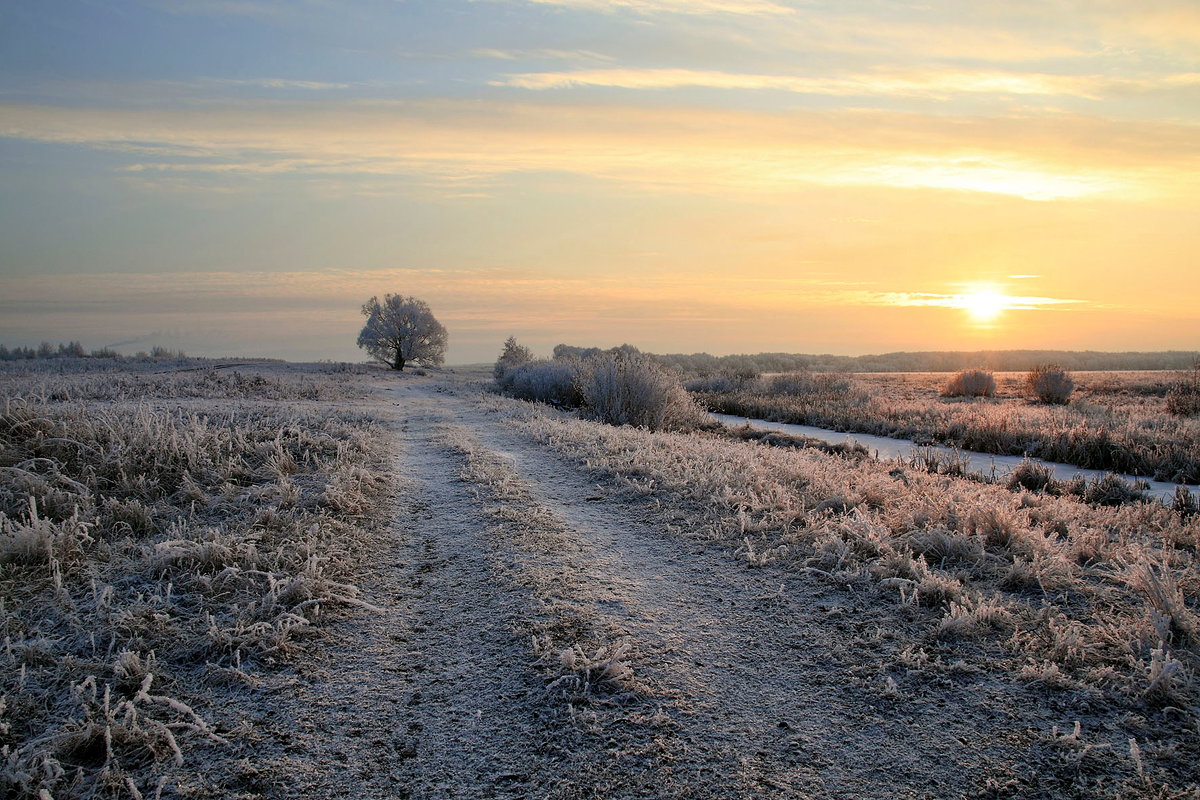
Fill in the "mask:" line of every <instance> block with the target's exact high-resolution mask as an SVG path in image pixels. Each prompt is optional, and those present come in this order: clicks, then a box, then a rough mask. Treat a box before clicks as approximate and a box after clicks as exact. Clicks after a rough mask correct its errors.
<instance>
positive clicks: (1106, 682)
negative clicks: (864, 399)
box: [0, 362, 1200, 800]
mask: <svg viewBox="0 0 1200 800" xmlns="http://www.w3.org/2000/svg"><path fill="white" fill-rule="evenodd" d="M51 363H54V362H51ZM190 369H191V367H190V366H188V365H187V364H186V363H181V364H175V365H171V366H170V367H169V368H168V367H166V366H165V365H157V366H156V365H152V364H151V365H130V368H129V369H127V370H124V371H121V370H117V371H111V372H106V373H104V374H97V373H93V372H88V371H87V370H82V369H79V370H75V369H72V370H58V371H56V372H54V373H50V372H47V371H45V370H39V371H25V370H21V371H11V372H8V373H4V374H0V388H2V389H3V392H4V394H5V396H6V398H7V399H6V401H5V405H4V407H3V412H4V413H3V417H2V418H0V635H2V636H3V637H4V639H3V650H2V651H0V662H2V663H3V669H2V670H0V748H2V751H0V755H2V756H3V759H4V760H3V764H2V765H0V769H2V771H0V783H3V785H4V787H5V791H7V792H9V793H10V794H13V795H15V796H16V797H30V798H34V797H37V798H39V799H40V798H42V797H46V796H49V797H53V798H70V797H151V796H157V795H160V794H161V796H163V797H175V796H178V797H205V796H230V797H237V798H245V800H251V798H264V797H270V798H283V797H295V796H304V797H310V796H311V797H347V796H383V795H387V794H395V795H397V796H413V797H430V798H432V797H447V796H463V797H467V796H471V797H505V798H517V797H546V798H562V799H563V800H565V799H566V798H576V799H579V798H590V797H606V798H608V797H621V798H624V797H642V796H659V797H679V798H684V797H686V798H693V799H694V798H704V799H705V800H718V798H720V800H725V799H726V798H752V797H753V798H757V797H795V798H804V797H813V796H828V797H845V798H850V797H889V798H890V797H895V798H902V797H903V798H913V797H921V798H941V797H976V798H983V797H990V798H1014V799H1015V798H1021V799H1022V800H1026V799H1027V800H1034V798H1109V799H1111V800H1117V799H1118V798H1121V799H1125V798H1158V799H1159V800H1175V799H1176V798H1180V799H1182V798H1200V772H1198V770H1197V767H1196V765H1197V764H1198V763H1200V685H1198V683H1197V671H1198V670H1200V564H1198V562H1197V551H1198V548H1200V516H1198V515H1194V514H1192V515H1189V514H1183V513H1179V512H1177V511H1174V510H1172V509H1171V508H1169V507H1167V506H1164V505H1161V504H1156V503H1145V504H1141V503H1139V504H1131V505H1125V506H1119V507H1102V506H1096V505H1090V504H1087V503H1083V502H1079V501H1078V500H1077V499H1073V498H1071V497H1068V496H1062V497H1059V496H1052V495H1050V494H1047V493H1045V492H1038V491H1027V490H1024V489H1021V488H1016V489H1015V490H1009V489H1007V488H1005V487H1002V486H996V485H988V484H985V483H980V482H977V481H972V480H966V479H963V478H961V477H956V476H954V475H946V474H930V473H929V472H927V471H926V470H924V469H921V468H919V467H915V466H909V465H906V464H902V463H899V462H879V461H875V460H874V459H872V458H870V457H869V456H868V455H866V454H864V453H863V452H861V451H859V450H855V449H847V448H829V447H826V448H815V447H813V448H809V447H791V446H789V447H780V446H776V445H775V444H772V440H771V439H769V438H763V439H762V440H761V441H760V440H758V439H757V438H749V439H745V440H744V439H743V438H739V437H738V436H736V435H730V433H729V432H728V431H720V430H714V429H711V428H709V429H703V430H693V431H690V432H689V431H658V432H652V431H649V430H646V429H644V428H634V427H630V426H620V427H618V426H614V425H606V424H602V423H600V422H598V421H595V420H594V419H590V418H586V417H584V416H583V415H580V414H578V413H576V412H568V411H562V410H556V409H554V408H552V407H549V406H546V405H541V404H535V403H528V402H524V401H519V400H514V399H509V398H504V397H500V396H497V395H496V394H494V393H492V392H491V391H490V389H489V386H488V383H490V380H488V381H485V380H484V379H483V378H484V376H482V375H474V374H468V375H463V374H457V375H455V374H448V373H444V374H440V375H436V376H426V377H418V376H412V375H408V374H405V375H403V376H396V375H389V374H386V373H382V372H380V371H376V370H366V371H361V374H359V373H360V371H359V370H356V369H355V368H347V367H334V366H331V365H320V366H317V365H310V366H307V367H302V366H300V365H279V364H276V365H259V366H218V365H211V364H209V365H205V367H204V368H202V369H195V370H192V371H185V370H190ZM938 377H942V376H938ZM938 377H933V376H923V377H920V378H915V379H911V380H908V379H906V380H898V379H896V378H895V377H894V376H888V377H882V378H878V379H877V380H879V381H881V382H885V383H884V384H883V385H886V386H889V387H891V388H889V389H888V391H890V392H892V394H893V395H894V398H893V402H894V403H895V404H896V405H897V406H900V405H902V404H903V403H911V404H917V403H921V402H932V401H929V400H928V398H927V394H929V393H930V392H936V391H938V390H939V389H940V383H939V380H938ZM1109 377H1111V376H1109ZM856 380H860V381H863V382H864V383H866V389H862V386H863V385H864V384H862V383H860V384H858V386H859V390H860V391H864V392H865V393H868V394H869V393H871V392H873V391H874V392H876V393H878V394H882V390H880V389H877V388H875V387H874V386H872V385H870V383H869V381H870V380H876V378H874V377H872V378H870V379H868V378H858V379H856ZM998 384H999V397H1000V400H999V401H996V402H995V403H993V404H992V405H993V406H994V407H996V408H1000V407H1002V406H1001V404H1002V403H1005V402H1009V403H1010V405H1013V406H1014V407H1015V406H1016V405H1017V404H1018V403H1021V402H1023V401H1019V400H1016V399H1014V398H1013V397H1012V396H1011V390H1012V386H1011V384H1010V383H1008V376H1000V380H999V381H998ZM1080 384H1081V386H1080V389H1078V390H1077V397H1076V405H1078V404H1079V400H1080V399H1084V400H1086V399H1087V398H1088V397H1090V396H1092V395H1090V394H1089V392H1095V396H1097V397H1103V398H1106V399H1105V400H1104V402H1105V403H1107V404H1108V405H1109V406H1112V407H1113V408H1118V407H1119V406H1121V405H1122V404H1126V405H1130V406H1136V407H1142V406H1151V405H1152V404H1153V403H1154V402H1156V401H1157V402H1161V401H1162V398H1161V396H1159V395H1156V394H1153V393H1151V392H1149V391H1146V390H1143V391H1145V393H1143V394H1138V393H1137V392H1138V390H1136V389H1134V388H1132V387H1131V385H1126V384H1117V385H1114V386H1115V387H1116V388H1114V387H1113V386H1108V387H1105V386H1099V388H1095V389H1091V388H1089V383H1088V381H1087V380H1080ZM1122 386H1124V388H1121V387H1122ZM897 387H899V388H897ZM989 402H990V401H989ZM1097 402H1098V403H1099V402H1100V401H1097ZM946 405H947V407H949V408H953V407H955V406H958V407H964V408H970V407H971V404H969V403H963V402H958V403H947V404H946ZM1022 408H1024V407H1022ZM1026 410H1028V411H1030V412H1031V413H1032V412H1035V411H1036V412H1039V413H1040V411H1041V410H1042V409H1033V408H1029V409H1026ZM1143 410H1144V413H1146V414H1147V415H1149V414H1152V413H1157V412H1152V411H1150V410H1145V409H1143ZM1013 413H1014V414H1017V415H1018V416H1020V415H1021V414H1024V413H1025V411H1021V410H1018V411H1014V412H1013ZM1067 413H1080V412H1079V411H1078V410H1077V409H1075V408H1074V407H1071V408H1069V409H1068V410H1067ZM1114 413H1115V412H1114ZM392 470H396V471H399V473H400V474H399V475H393V474H391V473H390V471H392ZM339 609H345V611H340V610H339ZM280 678H282V679H280Z"/></svg>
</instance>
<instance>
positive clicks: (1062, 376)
mask: <svg viewBox="0 0 1200 800" xmlns="http://www.w3.org/2000/svg"><path fill="white" fill-rule="evenodd" d="M1025 388H1026V390H1027V391H1028V392H1029V396H1030V397H1032V398H1033V399H1035V400H1037V401H1039V402H1042V403H1049V404H1051V405H1066V404H1067V403H1068V402H1069V401H1070V400H1071V392H1072V391H1074V390H1075V381H1074V380H1073V379H1072V378H1071V376H1070V374H1069V373H1068V372H1067V371H1066V370H1065V369H1063V368H1062V367H1059V366H1056V365H1054V364H1046V365H1043V366H1040V367H1034V368H1033V369H1032V370H1030V371H1029V374H1028V375H1026V376H1025Z"/></svg>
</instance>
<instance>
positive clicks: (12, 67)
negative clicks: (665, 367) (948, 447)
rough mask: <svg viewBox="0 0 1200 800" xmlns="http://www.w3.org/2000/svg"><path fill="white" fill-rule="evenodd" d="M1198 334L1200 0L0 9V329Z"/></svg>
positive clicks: (857, 336)
mask: <svg viewBox="0 0 1200 800" xmlns="http://www.w3.org/2000/svg"><path fill="white" fill-rule="evenodd" d="M388 292H394V293H400V294H406V295H415V296H417V297H420V298H422V299H424V300H426V301H427V302H428V303H429V305H430V306H431V307H432V309H433V311H434V313H435V314H436V315H437V317H438V318H439V319H440V320H441V321H442V323H443V324H444V325H445V326H446V328H447V329H448V330H449V333H450V350H449V353H448V359H447V360H448V361H449V362H450V363H463V362H472V361H490V360H492V359H494V358H495V357H496V355H497V354H498V352H499V350H500V346H501V343H502V342H503V340H504V339H505V337H507V336H509V335H510V334H511V335H516V336H517V338H518V339H519V340H521V341H522V342H524V343H527V344H529V345H531V346H532V347H533V349H534V350H535V352H540V353H543V354H544V353H548V352H549V350H550V348H551V347H552V346H553V345H554V344H556V343H559V342H566V343H570V344H578V345H600V346H611V345H616V344H620V343H622V342H629V343H632V344H635V345H637V346H639V347H641V348H642V349H644V350H650V351H654V352H696V351H702V350H703V351H708V352H712V353H715V354H723V353H737V352H759V351H784V352H806V353H837V354H860V353H879V352H888V351H895V350H950V349H953V350H963V349H971V350H974V349H1000V348H1038V349H1045V348H1059V349H1092V350H1163V349H1177V350H1180V349H1188V350H1191V349H1198V348H1200V3H1197V2H1196V0H1137V1H1136V2H1134V1H1130V0H1091V1H1086V0H1056V1H1055V2H1045V0H1036V1H1034V0H1005V1H1004V2H971V3H967V2H961V0H933V1H932V2H922V3H902V2H873V1H872V0H844V1H841V2H836V1H835V0H812V1H811V2H807V1H806V2H801V1H799V0H408V1H405V0H363V1H362V2H359V1H357V0H346V1H345V2H342V1H338V2H334V1H333V0H294V1H293V2H275V1H274V0H144V1H143V2H138V1H137V0H112V2H99V1H98V0H87V1H85V2H60V0H41V1H39V2H24V3H15V2H14V3H4V4H3V5H0V343H4V344H7V345H9V346H12V345H25V344H36V343H37V342H38V341H40V340H42V339H48V340H51V341H55V342H57V341H60V340H68V339H78V340H81V341H82V342H83V343H84V345H85V346H87V347H89V348H94V347H100V346H104V345H117V346H118V347H119V349H123V350H125V351H128V352H132V351H134V350H138V349H149V347H150V346H152V345H155V344H160V345H163V346H167V347H171V348H182V349H184V350H186V351H187V352H188V353H189V354H195V355H263V356H276V357H282V358H288V359H293V360H304V359H316V358H335V359H352V360H357V359H360V358H362V357H363V354H362V353H361V351H359V350H357V349H356V348H355V346H354V340H355V337H356V335H357V332H358V330H359V328H361V326H362V322H363V319H362V317H361V316H360V314H359V306H360V305H361V304H362V303H363V301H365V300H366V299H367V298H369V297H370V296H371V295H374V294H379V295H382V294H384V293H388Z"/></svg>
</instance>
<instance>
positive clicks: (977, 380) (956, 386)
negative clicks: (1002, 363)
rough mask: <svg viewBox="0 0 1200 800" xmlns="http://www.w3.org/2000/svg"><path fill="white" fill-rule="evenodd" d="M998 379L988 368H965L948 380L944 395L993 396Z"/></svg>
mask: <svg viewBox="0 0 1200 800" xmlns="http://www.w3.org/2000/svg"><path fill="white" fill-rule="evenodd" d="M994 394H996V379H995V378H993V377H992V373H990V372H988V371H987V370H986V369H964V370H963V371H961V372H959V373H958V374H957V375H955V376H954V377H953V378H951V379H950V380H949V381H947V382H946V385H945V387H943V388H942V397H991V396H993V395H994Z"/></svg>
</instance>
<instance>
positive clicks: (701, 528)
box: [492, 400, 1200, 797]
mask: <svg viewBox="0 0 1200 800" xmlns="http://www.w3.org/2000/svg"><path fill="white" fill-rule="evenodd" d="M492 402H494V403H496V404H497V408H498V410H502V411H504V412H506V413H507V414H508V415H509V418H510V420H511V424H513V425H514V426H516V427H518V428H519V429H521V430H523V431H524V432H525V433H526V434H528V435H530V436H533V437H534V438H535V439H536V440H537V441H539V442H541V443H542V444H544V445H546V446H547V447H551V448H554V449H555V450H558V451H559V452H561V453H563V454H565V455H567V456H569V457H571V458H572V459H575V460H578V461H580V462H584V463H587V464H588V465H589V466H590V467H591V468H592V469H593V470H594V471H595V473H596V474H597V475H598V476H604V478H605V479H606V480H609V481H614V482H616V484H618V485H620V486H621V487H623V488H624V491H625V492H626V493H627V494H628V495H629V496H630V498H635V497H643V498H645V499H647V500H653V502H654V503H655V505H656V507H657V506H658V505H659V504H662V505H663V506H666V507H673V508H676V509H679V510H681V511H682V512H684V513H685V514H686V517H687V518H688V519H690V520H691V524H690V525H689V526H688V529H687V530H686V531H683V533H684V534H685V535H687V536H689V537H698V538H702V539H707V540H710V541H716V542H720V543H723V544H725V545H726V546H728V547H729V549H730V550H731V551H732V552H734V554H735V556H736V557H737V558H738V559H740V560H741V561H743V562H744V563H746V564H747V565H749V566H751V567H771V568H773V569H781V570H784V571H788V572H794V573H796V574H797V575H798V576H805V578H806V579H809V580H815V581H821V582H825V583H827V584H828V585H830V587H831V588H837V589H839V590H843V591H849V592H851V593H852V594H853V595H854V596H856V597H859V598H872V600H871V601H870V602H867V601H866V600H864V602H867V604H868V605H874V606H876V607H878V608H879V609H881V610H882V609H885V608H891V609H893V610H894V612H895V613H903V614H907V617H906V619H909V620H910V621H911V622H912V625H913V627H911V628H909V629H908V630H906V632H905V634H904V638H905V639H906V641H907V642H908V643H907V645H905V646H903V647H900V648H899V649H898V651H897V653H896V655H895V657H894V660H893V662H892V663H881V664H878V665H876V667H875V668H874V669H875V673H876V674H874V678H873V680H876V681H878V682H880V684H881V685H883V686H885V689H886V691H885V695H887V696H888V697H892V698H900V697H902V696H903V694H904V692H905V691H906V686H910V685H913V686H915V685H918V683H919V682H920V681H922V680H928V679H929V676H931V675H941V676H943V679H946V680H953V679H954V676H955V675H965V674H971V673H976V672H978V671H981V670H982V671H984V672H992V671H995V672H997V673H998V674H999V673H1003V674H1006V675H1008V676H1009V677H1010V678H1011V679H1014V680H1017V681H1020V682H1024V683H1026V684H1028V685H1030V686H1031V687H1037V688H1038V689H1039V690H1040V691H1043V692H1044V693H1045V696H1046V698H1047V702H1049V703H1063V702H1065V703H1066V705H1065V706H1064V708H1066V707H1070V708H1072V709H1074V710H1073V711H1071V712H1070V713H1074V714H1080V715H1086V723H1085V724H1086V727H1085V729H1084V730H1085V733H1082V734H1081V733H1080V732H1079V730H1078V729H1077V730H1076V731H1075V732H1074V733H1073V734H1071V733H1068V732H1067V731H1066V730H1063V731H1054V732H1053V733H1052V734H1048V736H1049V738H1050V739H1053V741H1054V744H1055V746H1060V745H1062V746H1073V747H1076V751H1081V750H1089V752H1091V753H1092V756H1093V757H1094V759H1095V760H1094V763H1089V764H1082V765H1081V764H1079V763H1076V766H1075V767H1074V768H1073V769H1076V770H1078V771H1077V772H1075V773H1074V777H1073V778H1071V780H1078V781H1079V782H1078V783H1077V784H1076V785H1077V786H1084V785H1086V786H1089V787H1091V789H1089V791H1091V790H1092V789H1094V793H1090V794H1089V796H1097V797H1102V796H1106V797H1122V796H1124V797H1130V796H1146V797H1150V796H1154V797H1190V796H1193V793H1194V792H1195V791H1196V790H1197V784H1196V780H1197V775H1196V772H1195V764H1196V763H1200V745H1198V743H1200V737H1197V736H1196V735H1195V732H1196V730H1197V725H1198V724H1200V693H1198V690H1200V686H1198V684H1197V681H1196V676H1197V670H1198V669H1200V608H1198V604H1197V598H1198V597H1200V569H1198V568H1197V561H1196V553H1197V548H1198V547H1200V519H1198V518H1197V517H1196V516H1194V515H1188V514H1183V513H1179V512H1178V511H1175V510H1172V509H1170V508H1167V507H1165V506H1162V505H1159V504H1139V505H1132V506H1123V507H1101V506H1093V505H1088V504H1085V503H1080V502H1078V501H1076V500H1074V499H1070V498H1059V497H1054V496H1051V495H1048V494H1045V493H1044V492H1040V491H1036V490H1034V491H1030V490H1027V489H1025V488H1023V487H1017V489H1018V490H1017V491H1015V492H1013V491H1009V490H1007V489H1006V488H1005V487H1002V486H992V485H985V484H980V483H977V482H972V481H967V480H962V479H959V478H954V477H950V476H945V475H931V474H928V473H926V472H925V471H923V470H918V469H911V468H905V467H902V466H898V465H897V464H895V463H894V462H892V463H881V462H876V461H873V460H870V459H863V458H861V457H856V456H855V455H854V454H847V455H840V454H830V453H824V452H820V451H818V450H815V449H795V448H781V447H763V446H761V445H759V444H756V443H753V442H744V443H743V442H732V441H730V440H729V438H728V437H724V436H716V435H712V434H707V433H690V434H685V433H670V432H660V433H655V432H652V431H648V430H645V429H641V428H635V427H632V426H623V427H612V426H597V425H595V424H594V423H592V422H589V421H587V420H581V419H577V418H571V417H568V416H564V415H561V414H556V413H554V412H553V411H551V410H539V409H538V408H537V407H531V406H513V405H504V402H505V401H500V400H494V401H492ZM888 613H893V612H888ZM915 676H925V677H924V678H918V677H915ZM859 677H861V676H859ZM914 681H916V682H917V683H914ZM1055 698H1060V699H1057V700H1056V699H1055ZM1071 736H1074V737H1075V739H1074V740H1073V741H1060V740H1062V739H1063V737H1066V738H1068V739H1069V738H1070V737H1071ZM1089 736H1090V737H1092V738H1090V739H1089V738H1088V737H1089ZM1093 746H1094V747H1095V748H1096V749H1095V750H1094V751H1091V750H1090V748H1092V747H1093ZM1099 773H1115V774H1120V775H1123V776H1124V777H1123V778H1122V780H1121V782H1119V783H1105V784H1103V786H1101V784H1098V783H1094V782H1091V783H1090V782H1089V779H1088V778H1087V776H1088V775H1095V774H1099ZM1101 789H1102V790H1101Z"/></svg>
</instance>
